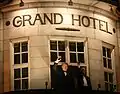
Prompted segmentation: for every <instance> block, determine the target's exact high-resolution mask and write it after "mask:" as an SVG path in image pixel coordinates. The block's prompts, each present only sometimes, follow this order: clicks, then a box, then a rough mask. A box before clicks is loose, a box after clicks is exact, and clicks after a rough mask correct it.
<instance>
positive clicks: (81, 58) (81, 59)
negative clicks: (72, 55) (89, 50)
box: [78, 53, 84, 63]
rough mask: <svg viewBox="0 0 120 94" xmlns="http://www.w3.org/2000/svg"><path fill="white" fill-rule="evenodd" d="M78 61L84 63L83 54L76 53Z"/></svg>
mask: <svg viewBox="0 0 120 94" xmlns="http://www.w3.org/2000/svg"><path fill="white" fill-rule="evenodd" d="M78 61H80V62H81V63H84V53H78Z"/></svg>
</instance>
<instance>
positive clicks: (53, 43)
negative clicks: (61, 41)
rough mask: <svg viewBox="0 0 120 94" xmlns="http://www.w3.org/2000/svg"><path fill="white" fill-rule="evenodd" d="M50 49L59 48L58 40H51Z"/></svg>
mask: <svg viewBox="0 0 120 94" xmlns="http://www.w3.org/2000/svg"><path fill="white" fill-rule="evenodd" d="M50 50H57V41H50Z"/></svg>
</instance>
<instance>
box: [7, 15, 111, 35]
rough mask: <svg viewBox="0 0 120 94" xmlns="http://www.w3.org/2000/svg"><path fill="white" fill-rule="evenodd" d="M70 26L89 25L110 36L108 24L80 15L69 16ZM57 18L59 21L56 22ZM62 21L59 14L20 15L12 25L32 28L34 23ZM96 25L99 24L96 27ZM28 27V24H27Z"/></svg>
mask: <svg viewBox="0 0 120 94" xmlns="http://www.w3.org/2000/svg"><path fill="white" fill-rule="evenodd" d="M70 17H71V23H70V24H71V25H76V23H77V25H79V26H84V27H90V25H91V23H93V24H92V27H93V28H94V29H96V28H98V29H99V30H101V31H104V32H107V33H109V34H112V33H111V32H109V31H108V22H106V21H103V20H100V19H97V18H93V17H88V16H82V15H74V14H71V15H70ZM58 18H59V20H58ZM63 21H64V16H63V15H62V14H60V13H49V14H48V13H42V14H36V15H35V17H34V18H33V17H32V16H31V15H22V16H16V17H14V18H13V20H12V24H13V26H14V27H20V26H26V23H29V25H31V26H33V25H35V24H36V22H39V24H40V25H46V24H47V22H49V23H50V24H62V23H63ZM96 23H99V24H97V25H98V26H97V25H96ZM6 25H7V26H9V25H10V21H7V22H6ZM27 25H28V24H27Z"/></svg>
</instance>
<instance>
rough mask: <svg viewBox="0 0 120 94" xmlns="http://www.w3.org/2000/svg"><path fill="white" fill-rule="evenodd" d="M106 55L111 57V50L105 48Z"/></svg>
mask: <svg viewBox="0 0 120 94" xmlns="http://www.w3.org/2000/svg"><path fill="white" fill-rule="evenodd" d="M107 57H109V58H111V51H110V49H108V48H107Z"/></svg>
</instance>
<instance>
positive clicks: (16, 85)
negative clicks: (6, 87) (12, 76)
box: [14, 80, 21, 90]
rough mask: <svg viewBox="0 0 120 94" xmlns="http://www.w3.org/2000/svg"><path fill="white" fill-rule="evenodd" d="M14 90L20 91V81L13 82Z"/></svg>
mask: <svg viewBox="0 0 120 94" xmlns="http://www.w3.org/2000/svg"><path fill="white" fill-rule="evenodd" d="M14 89H15V90H20V89H21V81H20V80H14Z"/></svg>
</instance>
